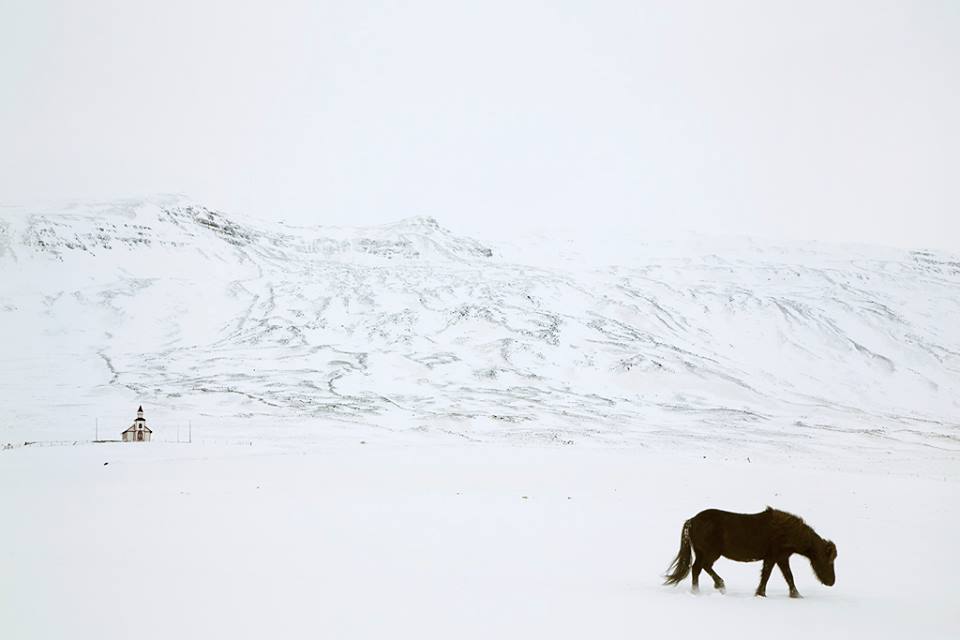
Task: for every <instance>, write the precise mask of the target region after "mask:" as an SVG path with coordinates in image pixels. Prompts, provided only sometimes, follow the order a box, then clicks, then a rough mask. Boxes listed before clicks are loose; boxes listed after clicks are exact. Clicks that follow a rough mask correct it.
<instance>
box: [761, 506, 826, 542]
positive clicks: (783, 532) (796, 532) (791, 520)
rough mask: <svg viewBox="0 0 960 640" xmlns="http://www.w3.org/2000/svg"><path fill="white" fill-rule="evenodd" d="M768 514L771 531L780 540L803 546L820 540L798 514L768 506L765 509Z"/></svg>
mask: <svg viewBox="0 0 960 640" xmlns="http://www.w3.org/2000/svg"><path fill="white" fill-rule="evenodd" d="M764 513H767V514H769V515H770V523H771V527H772V529H773V531H774V532H775V533H776V535H777V536H778V537H780V538H781V539H782V540H789V541H791V542H793V543H795V544H799V545H801V546H803V547H808V546H811V545H813V543H815V542H818V541H820V540H821V538H820V536H819V535H817V532H816V531H814V530H813V527H811V526H810V525H808V524H807V523H806V522H804V521H803V518H801V517H800V516H795V515H793V514H792V513H787V512H786V511H780V510H779V509H774V508H773V507H770V506H768V507H767V509H766V511H764Z"/></svg>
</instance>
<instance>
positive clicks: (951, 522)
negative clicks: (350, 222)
mask: <svg viewBox="0 0 960 640" xmlns="http://www.w3.org/2000/svg"><path fill="white" fill-rule="evenodd" d="M958 312H960V257H957V256H952V255H948V254H944V253H934V252H927V251H904V250H896V249H885V248H876V247H861V246H830V245H823V246H821V245H807V246H772V245H768V244H763V243H757V242H752V241H749V240H734V239H717V238H706V237H687V238H683V239H681V240H671V241H664V240H656V239H653V238H650V237H645V236H643V234H642V230H641V231H640V232H638V233H637V234H634V236H631V235H629V234H624V235H623V236H622V237H616V238H612V237H600V238H593V239H591V238H588V237H583V236H582V235H578V236H565V235H564V234H562V233H560V232H558V231H554V232H551V233H550V234H548V235H546V236H542V237H538V236H524V237H511V238H492V239H483V240H478V239H473V238H469V237H464V236H461V235H457V234H456V233H454V232H453V231H450V230H447V229H444V228H443V227H442V226H441V225H440V224H438V223H437V222H436V221H434V220H432V219H429V218H412V219H407V220H403V221H401V222H398V223H396V224H393V225H385V226H382V227H371V228H352V229H346V228H328V227H320V228H311V229H299V228H293V227H289V226H286V225H282V224H281V225H266V224H262V223H258V222H251V221H241V220H239V219H237V218H234V217H232V216H227V215H225V214H222V213H218V212H213V211H210V210H208V209H206V208H204V207H202V206H199V205H195V204H190V203H187V202H185V201H182V200H179V199H168V200H162V199H161V200H155V201H151V202H129V203H115V204H109V205H93V206H92V205H85V206H75V207H68V208H64V209H62V210H50V211H46V212H35V211H29V210H19V209H0V338H2V341H0V394H2V411H0V447H3V450H0V514H2V515H0V558H2V559H0V636H2V637H3V638H7V637H9V638H67V637H69V638H98V639H111V638H130V637H138V638H172V637H185V638H193V637H197V638H200V637H225V638H226V637H230V638H236V637H322V638H327V637H330V638H370V637H404V638H405V637H416V638H445V637H487V638H489V637H517V638H531V637H571V638H572V637H597V638H620V637H623V638H626V637H632V638H635V637H644V636H646V635H648V634H653V635H675V636H679V637H692V636H695V635H711V636H717V637H720V638H725V637H731V638H733V637H736V638H750V637H758V638H759V637H778V636H780V637H784V636H785V637H797V638H801V637H810V636H811V635H812V634H815V635H816V636H817V637H836V638H840V637H843V638H846V637H867V636H869V637H890V638H900V637H906V636H918V637H924V638H952V637H957V636H958V635H960V614H958V611H960V605H958V603H960V600H958V598H957V597H956V595H955V593H954V590H953V589H952V588H951V585H952V581H953V576H955V575H956V574H957V571H958V570H960V559H958V557H957V556H956V554H953V553H952V552H951V551H950V550H951V549H952V545H953V543H954V542H955V541H956V540H957V539H958V537H960V484H958V483H960V418H958V416H960V329H958V327H960V323H958V322H954V321H953V319H954V318H956V317H957V316H958ZM141 403H142V404H143V405H144V409H145V410H146V417H147V420H148V424H150V426H151V427H153V428H154V440H155V441H154V442H151V443H149V444H146V445H122V444H116V443H100V444H93V443H91V442H90V440H92V439H93V438H94V435H95V434H97V435H99V437H100V438H107V439H111V438H118V437H119V433H120V431H121V430H122V429H123V428H125V427H126V426H128V424H129V423H130V421H131V420H132V418H133V417H134V411H135V409H136V406H137V405H138V404H141ZM188 425H189V427H188ZM188 429H189V433H190V435H191V437H192V441H193V442H192V443H191V444H186V443H184V442H177V441H178V440H186V439H187V434H188ZM26 443H30V444H26ZM105 463H106V464H105ZM768 504H770V505H773V506H775V507H778V508H781V509H785V510H788V511H793V512H796V513H798V514H799V515H801V516H803V517H804V518H806V519H807V521H808V522H809V523H810V524H811V525H812V526H814V527H815V528H816V529H817V531H818V532H819V533H821V534H822V535H824V536H827V537H830V538H831V539H833V540H834V541H835V542H836V543H837V546H838V548H839V557H838V559H837V576H838V579H837V585H836V586H835V587H833V588H827V587H824V586H822V585H820V584H818V583H817V582H816V580H815V578H814V576H813V574H812V571H811V570H810V568H809V566H807V563H806V561H805V560H804V559H803V558H797V557H795V559H794V561H793V567H794V574H795V575H796V577H797V583H798V587H799V589H800V591H801V592H802V593H803V594H804V595H805V596H806V598H805V599H804V600H801V601H793V600H789V599H788V598H787V597H786V588H785V586H784V584H783V582H782V578H781V577H780V576H779V574H778V573H777V572H776V571H775V573H774V576H773V578H772V579H771V582H770V587H769V588H768V595H769V597H768V598H767V599H766V600H760V599H756V598H753V597H752V594H753V591H754V589H755V587H756V582H757V579H758V574H759V565H757V564H749V565H738V564H735V563H732V562H730V561H725V560H721V561H720V562H719V563H718V564H717V567H716V568H717V570H718V572H719V573H720V575H722V576H723V577H724V579H725V580H726V583H727V587H728V592H727V594H726V595H723V596H721V595H719V594H715V593H711V592H710V590H709V589H704V593H703V594H702V595H700V596H698V597H694V596H692V595H691V594H689V581H687V582H685V583H684V585H683V586H681V587H679V588H676V589H672V588H667V587H663V586H661V585H660V581H661V580H660V574H662V572H663V570H664V569H666V566H667V565H668V564H669V562H670V560H671V558H672V557H673V556H674V554H676V552H677V547H678V544H679V535H680V528H681V526H682V523H683V521H684V520H685V519H686V518H689V517H690V516H692V515H694V514H695V513H696V512H698V511H699V510H701V509H703V508H708V507H717V508H724V509H728V510H735V511H744V512H753V511H758V510H760V509H762V508H763V507H764V506H766V505H768ZM707 584H709V581H707Z"/></svg>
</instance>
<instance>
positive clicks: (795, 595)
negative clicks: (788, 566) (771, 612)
mask: <svg viewBox="0 0 960 640" xmlns="http://www.w3.org/2000/svg"><path fill="white" fill-rule="evenodd" d="M790 597H791V598H803V596H802V595H800V592H799V591H791V592H790Z"/></svg>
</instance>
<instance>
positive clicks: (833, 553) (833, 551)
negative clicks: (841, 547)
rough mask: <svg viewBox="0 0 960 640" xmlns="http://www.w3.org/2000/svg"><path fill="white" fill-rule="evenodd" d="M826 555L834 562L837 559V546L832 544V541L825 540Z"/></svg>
mask: <svg viewBox="0 0 960 640" xmlns="http://www.w3.org/2000/svg"><path fill="white" fill-rule="evenodd" d="M826 550H827V555H828V556H829V557H830V559H831V560H836V558H837V545H835V544H833V541H831V540H827V544H826Z"/></svg>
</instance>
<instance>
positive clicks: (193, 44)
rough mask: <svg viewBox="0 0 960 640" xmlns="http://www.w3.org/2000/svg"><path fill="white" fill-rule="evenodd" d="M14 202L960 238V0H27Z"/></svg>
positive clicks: (4, 59)
mask: <svg viewBox="0 0 960 640" xmlns="http://www.w3.org/2000/svg"><path fill="white" fill-rule="evenodd" d="M0 80H2V82H0V201H2V202H4V203H24V202H31V201H35V200H38V199H57V198H113V197H122V196H130V195H138V194H145V193H153V192H184V193H188V194H190V195H192V196H194V197H196V198H197V199H200V200H203V201H205V202H207V203H210V204H211V205H213V206H217V207H221V208H224V209H227V210H236V211H240V212H245V213H248V214H253V215H259V216H261V217H268V218H276V219H285V220H287V221H290V222H294V221H295V222H299V223H338V224H345V223H376V222H382V221H389V220H395V219H398V218H400V217H405V216H409V215H432V216H436V217H437V218H438V219H440V220H441V222H443V223H444V224H446V225H447V226H451V227H453V228H455V229H458V230H463V231H470V230H474V229H476V230H479V229H490V228H492V227H498V226H508V225H515V224H522V225H523V226H537V225H540V226H542V225H547V224H550V223H556V224H559V225H563V226H566V227H570V226H574V225H629V226H630V227H631V228H632V229H640V230H644V229H650V230H652V231H653V230H656V231H658V232H663V231H669V230H672V229H678V228H694V229H701V230H704V231H708V232H734V233H752V234H756V235H761V236H764V235H770V236H779V237H789V238H795V239H806V238H822V239H827V240H855V241H862V242H871V243H883V244H897V245H931V246H941V247H948V248H953V249H960V149H958V147H960V122H958V121H960V117H958V114H960V2H957V1H956V0H945V1H941V2H935V1H923V0H914V1H903V2H885V1H874V0H863V1H861V2H849V1H843V0H830V1H828V2H817V1H803V2H800V1H798V2H774V1H770V0H763V1H756V2H742V1H730V2H720V1H712V0H705V1H702V2H678V1H676V0H673V1H666V2H643V1H640V0H628V1H623V2H599V1H580V2H557V1H555V2H546V1H544V2H527V1H524V0H509V1H500V0H483V1H477V2H469V3H466V2H454V1H451V0H414V1H411V2H365V1H361V0H354V1H352V2H324V1H322V0H304V1H302V2H301V1H297V0H271V1H270V2H240V1H238V0H227V1H202V0H189V1H180V0H163V1H158V2H147V1H143V0H116V1H108V0H77V1H75V2H55V1H49V0H0Z"/></svg>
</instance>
